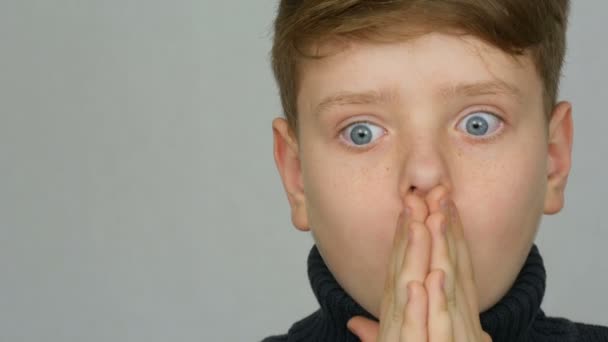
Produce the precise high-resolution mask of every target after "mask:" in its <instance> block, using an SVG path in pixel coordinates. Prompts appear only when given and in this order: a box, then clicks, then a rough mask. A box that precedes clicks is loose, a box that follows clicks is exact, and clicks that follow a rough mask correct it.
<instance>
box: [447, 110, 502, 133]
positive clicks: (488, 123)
mask: <svg viewBox="0 0 608 342" xmlns="http://www.w3.org/2000/svg"><path fill="white" fill-rule="evenodd" d="M500 123H501V119H500V118H499V117H497V116H496V115H494V114H490V113H485V112H475V113H473V114H470V115H467V116H466V117H465V118H464V119H463V120H462V121H461V122H460V123H459V124H458V128H461V129H463V130H464V131H465V132H466V133H467V134H469V135H473V136H477V137H482V138H483V137H484V136H485V135H486V133H488V132H489V133H493V132H495V131H496V130H498V129H499V128H500Z"/></svg>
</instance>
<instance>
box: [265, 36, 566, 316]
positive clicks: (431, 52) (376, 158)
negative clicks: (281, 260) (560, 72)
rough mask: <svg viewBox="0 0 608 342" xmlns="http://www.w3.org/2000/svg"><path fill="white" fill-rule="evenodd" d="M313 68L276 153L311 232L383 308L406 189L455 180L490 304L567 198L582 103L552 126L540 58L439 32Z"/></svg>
mask: <svg viewBox="0 0 608 342" xmlns="http://www.w3.org/2000/svg"><path fill="white" fill-rule="evenodd" d="M300 75H301V76H300V77H301V78H300V81H299V92H298V102H297V109H298V118H299V127H300V136H299V140H297V141H296V140H294V139H292V138H291V136H290V135H289V134H288V130H287V124H286V122H285V121H284V120H283V119H276V120H275V122H274V123H273V126H274V129H275V130H274V133H275V158H276V161H277V166H278V168H279V171H280V173H281V177H282V179H283V184H284V186H285V188H286V191H287V193H288V196H289V201H290V204H291V207H292V220H293V223H294V225H295V226H296V227H297V228H299V229H301V230H308V229H310V230H311V231H312V233H313V236H314V239H315V241H316V243H317V245H318V248H319V251H320V252H321V255H322V256H323V258H324V260H325V261H326V263H327V265H328V267H329V268H330V270H331V271H332V273H333V274H334V276H335V277H336V279H337V280H338V282H339V283H340V284H341V285H342V287H344V288H345V290H346V291H347V292H348V293H349V294H350V295H351V296H352V297H353V298H354V299H355V300H356V301H357V302H358V303H360V304H361V305H362V306H363V307H364V308H365V309H367V310H368V311H369V312H371V313H372V314H374V315H375V316H376V317H378V315H379V308H380V302H381V298H382V294H383V288H384V280H385V277H386V268H387V265H388V261H389V254H390V251H391V248H392V239H393V236H394V232H395V229H396V223H397V219H398V216H399V214H400V212H401V211H402V210H403V209H404V202H403V199H404V197H405V195H406V194H407V193H414V194H415V195H418V196H420V197H421V198H424V196H425V195H426V194H427V193H429V192H430V191H431V190H432V189H433V188H435V187H437V186H438V185H443V186H445V187H447V188H448V189H450V190H451V198H452V199H453V200H454V202H455V204H456V207H457V209H458V211H459V213H460V216H461V219H462V222H463V226H464V231H465V237H466V241H467V243H468V247H469V251H470V253H471V258H472V261H473V269H474V271H475V280H476V283H477V289H478V292H479V293H478V296H479V297H478V301H479V303H480V311H483V310H485V309H487V308H489V307H491V306H492V305H493V304H495V303H496V302H497V301H498V300H499V299H500V298H501V297H502V296H503V295H504V294H505V293H506V291H507V290H508V289H509V288H510V286H511V285H512V283H513V281H514V280H515V278H516V276H517V273H518V272H519V270H520V268H521V266H522V263H523V262H524V260H525V257H526V256H527V253H528V251H529V249H530V246H531V243H532V242H533V240H534V237H535V234H536V231H537V227H538V225H539V221H540V218H541V216H542V214H543V213H547V214H553V213H556V212H558V211H559V210H560V209H561V208H562V206H563V190H564V187H565V184H566V180H567V175H568V172H569V168H570V150H571V144H572V139H571V130H572V126H571V117H570V105H569V104H568V103H565V102H564V103H561V104H559V105H558V106H556V107H555V109H554V111H553V116H552V119H551V122H550V124H549V126H547V122H546V120H547V119H545V118H544V114H543V95H542V89H543V86H542V82H541V80H540V78H539V77H538V75H537V72H536V69H535V67H534V65H533V64H532V61H531V59H530V58H529V57H527V56H526V57H521V58H519V59H518V60H517V61H516V60H515V59H513V58H512V57H510V56H508V55H506V54H504V53H503V52H501V51H500V50H498V49H496V48H494V47H491V46H489V45H487V44H485V43H482V42H481V41H480V40H478V39H476V38H472V37H460V38H459V37H456V36H451V35H445V34H439V33H433V34H428V35H424V36H421V37H419V38H417V39H414V40H409V41H406V42H396V43H385V44H374V43H365V42H352V43H351V44H350V45H349V46H348V48H346V49H344V50H343V51H341V52H339V53H336V54H332V55H330V56H329V57H325V58H322V59H319V60H307V61H305V62H303V64H301V65H300ZM357 122H359V123H358V124H357Z"/></svg>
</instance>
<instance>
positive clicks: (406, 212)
mask: <svg viewBox="0 0 608 342" xmlns="http://www.w3.org/2000/svg"><path fill="white" fill-rule="evenodd" d="M404 212H405V217H406V218H409V217H410V215H412V209H410V207H405V210H404Z"/></svg>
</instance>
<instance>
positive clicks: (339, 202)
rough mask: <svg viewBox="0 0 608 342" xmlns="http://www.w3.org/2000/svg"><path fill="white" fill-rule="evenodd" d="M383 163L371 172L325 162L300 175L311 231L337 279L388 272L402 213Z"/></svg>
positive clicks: (360, 167) (339, 162)
mask: <svg viewBox="0 0 608 342" xmlns="http://www.w3.org/2000/svg"><path fill="white" fill-rule="evenodd" d="M311 160H313V159H311ZM384 164H385V163H379V164H376V165H374V167H373V168H370V167H364V166H362V165H359V164H353V163H348V162H344V161H340V160H338V159H336V158H325V159H324V160H318V159H317V160H316V163H311V164H310V165H314V167H310V168H306V170H303V175H304V183H305V184H304V185H305V189H306V203H307V204H306V205H307V210H308V219H309V222H310V226H311V231H312V233H313V236H314V238H315V242H316V243H317V245H318V247H319V250H320V252H321V254H322V255H323V256H324V258H325V259H326V261H328V266H329V267H330V269H331V268H332V266H333V268H334V269H332V272H334V274H335V275H336V277H337V278H338V280H340V279H345V278H348V277H349V276H348V273H350V274H357V276H359V277H363V278H365V277H368V276H369V277H371V276H373V277H374V278H377V277H378V276H380V275H378V274H371V273H376V272H378V270H384V269H385V268H386V262H387V260H388V255H389V253H390V250H391V247H392V240H393V236H394V232H395V223H396V222H397V215H398V214H399V211H400V209H399V201H398V189H397V188H396V186H395V181H394V179H393V178H392V177H393V176H391V174H390V172H389V171H388V170H390V169H391V168H389V167H387V166H384ZM354 260H356V261H357V262H353V261H354Z"/></svg>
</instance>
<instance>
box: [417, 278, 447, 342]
mask: <svg viewBox="0 0 608 342" xmlns="http://www.w3.org/2000/svg"><path fill="white" fill-rule="evenodd" d="M444 276H445V275H444V274H443V271H442V270H434V271H432V272H431V273H429V275H428V277H427V278H426V280H425V283H424V286H425V288H426V291H427V293H428V298H429V302H428V319H427V321H428V338H429V339H428V340H429V341H432V342H434V341H441V342H444V341H445V342H450V341H454V333H453V328H452V319H451V317H450V311H449V305H448V302H447V298H446V296H445V291H444V289H443V286H442V281H443V279H445V278H444Z"/></svg>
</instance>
